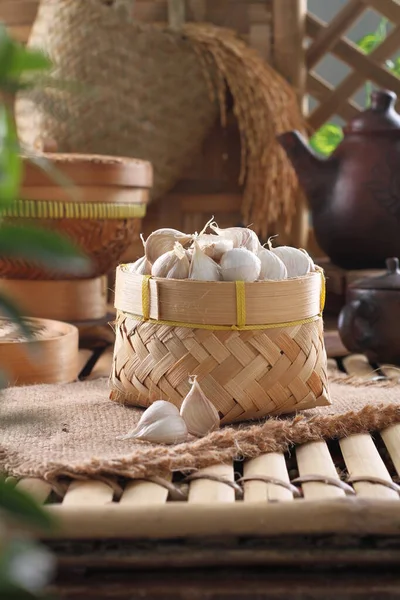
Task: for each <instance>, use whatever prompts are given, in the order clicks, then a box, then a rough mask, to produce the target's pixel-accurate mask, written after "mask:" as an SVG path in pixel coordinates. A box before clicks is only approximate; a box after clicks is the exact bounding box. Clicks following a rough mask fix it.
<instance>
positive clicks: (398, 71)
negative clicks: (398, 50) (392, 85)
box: [386, 56, 400, 78]
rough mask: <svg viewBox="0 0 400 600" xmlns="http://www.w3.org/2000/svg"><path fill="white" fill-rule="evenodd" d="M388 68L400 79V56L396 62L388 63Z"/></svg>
mask: <svg viewBox="0 0 400 600" xmlns="http://www.w3.org/2000/svg"><path fill="white" fill-rule="evenodd" d="M386 66H387V67H388V69H390V71H392V73H394V75H397V77H399V78H400V56H398V57H397V58H396V59H395V60H390V61H389V60H388V61H386Z"/></svg>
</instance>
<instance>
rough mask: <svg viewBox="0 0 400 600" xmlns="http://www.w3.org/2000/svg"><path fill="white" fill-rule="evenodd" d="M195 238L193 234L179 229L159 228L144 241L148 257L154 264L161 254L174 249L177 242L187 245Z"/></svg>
mask: <svg viewBox="0 0 400 600" xmlns="http://www.w3.org/2000/svg"><path fill="white" fill-rule="evenodd" d="M193 238H194V236H193V235H190V234H188V233H182V231H178V230H177V229H168V228H165V229H157V230H156V231H153V233H152V234H150V235H149V237H148V238H147V240H146V242H145V243H144V245H145V254H146V258H147V260H148V261H149V263H151V264H152V265H153V264H154V263H155V261H156V260H157V259H158V258H159V257H160V256H162V255H163V254H165V253H166V252H170V251H171V250H173V249H174V244H175V242H179V243H180V244H182V246H185V245H186V244H188V243H189V242H191V241H192V240H193Z"/></svg>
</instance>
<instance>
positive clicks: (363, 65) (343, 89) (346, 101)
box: [306, 0, 400, 130]
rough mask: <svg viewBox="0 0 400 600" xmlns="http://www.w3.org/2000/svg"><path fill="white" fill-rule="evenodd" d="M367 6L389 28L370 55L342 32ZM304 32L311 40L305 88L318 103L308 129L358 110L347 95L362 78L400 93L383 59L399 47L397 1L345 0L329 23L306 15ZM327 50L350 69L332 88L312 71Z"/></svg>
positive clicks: (399, 7)
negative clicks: (387, 24)
mask: <svg viewBox="0 0 400 600" xmlns="http://www.w3.org/2000/svg"><path fill="white" fill-rule="evenodd" d="M368 9H373V10H374V11H375V12H377V13H379V14H380V15H382V17H385V18H387V19H388V20H389V22H390V23H392V24H393V29H392V30H391V31H390V32H389V33H388V35H387V36H386V38H385V39H384V40H383V41H382V42H381V44H379V46H377V47H376V48H375V49H374V50H373V51H372V52H371V54H369V55H366V54H364V53H363V52H362V51H361V50H360V49H359V48H358V47H357V46H356V45H355V44H354V43H353V42H351V41H350V40H348V39H346V37H345V34H346V32H347V31H348V30H349V29H350V28H351V27H352V25H353V24H354V23H355V22H356V21H357V20H358V19H359V18H360V17H361V16H362V15H363V13H364V12H365V11H367V10H368ZM306 32H307V36H308V37H310V38H311V39H312V40H313V41H312V43H311V44H310V46H309V47H308V49H307V52H306V67H307V70H308V75H307V91H308V93H309V94H310V95H311V96H312V97H313V98H315V99H316V100H317V101H318V102H319V105H318V106H317V108H316V109H315V110H314V111H313V112H311V114H310V115H309V117H308V121H309V124H310V127H311V129H312V130H317V129H319V127H321V125H323V124H324V123H325V122H326V121H328V120H329V119H330V118H331V117H332V116H334V115H339V116H340V117H342V118H343V119H344V120H345V121H348V120H349V119H351V118H353V117H355V116H356V115H357V114H358V113H359V112H360V110H361V109H360V107H359V106H357V104H356V103H355V102H354V101H353V100H352V99H351V98H352V96H353V95H354V94H355V93H356V92H357V91H358V90H359V89H360V88H361V87H362V86H363V85H364V83H365V82H366V81H372V82H373V83H375V84H377V85H378V86H379V87H382V88H386V89H391V90H393V91H395V92H396V93H397V94H398V95H400V79H399V78H398V77H396V75H394V74H393V73H391V72H390V71H389V70H388V69H387V68H386V66H385V61H386V60H387V59H389V58H390V57H391V56H393V54H394V53H395V52H396V51H397V50H398V49H399V48H400V4H399V3H398V1H397V0H349V1H348V2H347V4H346V6H345V7H344V8H343V9H342V10H341V11H340V12H339V13H338V14H337V15H336V16H335V17H334V19H332V21H331V22H330V23H329V24H327V23H324V22H322V21H321V20H320V19H318V18H317V17H315V16H314V15H311V14H308V15H307V20H306ZM328 53H331V54H333V56H335V57H336V58H338V59H339V60H341V61H342V62H344V63H346V64H347V65H348V66H349V67H350V68H351V69H352V72H351V73H350V74H349V75H348V76H347V77H345V79H344V80H343V81H342V82H341V83H340V84H339V85H338V86H336V88H333V87H332V86H331V85H330V84H329V83H328V82H327V81H325V80H324V79H323V78H321V77H319V76H318V75H317V74H316V73H315V72H314V71H313V68H314V67H315V65H316V64H317V63H319V62H320V60H321V59H322V58H324V56H325V55H327V54H328Z"/></svg>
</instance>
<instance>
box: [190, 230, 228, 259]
mask: <svg viewBox="0 0 400 600" xmlns="http://www.w3.org/2000/svg"><path fill="white" fill-rule="evenodd" d="M196 242H197V243H198V245H199V246H200V248H201V250H202V251H203V252H204V254H206V255H207V256H209V257H210V258H212V259H213V260H215V261H217V262H218V261H219V260H220V259H221V258H222V256H223V255H224V254H225V252H227V251H228V250H232V248H233V240H229V239H227V238H223V237H221V236H219V235H213V234H211V233H205V234H202V235H199V237H198V238H197V239H196Z"/></svg>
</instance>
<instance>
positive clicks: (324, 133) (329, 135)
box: [310, 123, 343, 156]
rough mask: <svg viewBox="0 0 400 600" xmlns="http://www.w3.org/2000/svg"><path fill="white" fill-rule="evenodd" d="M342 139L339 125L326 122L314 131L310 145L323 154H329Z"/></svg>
mask: <svg viewBox="0 0 400 600" xmlns="http://www.w3.org/2000/svg"><path fill="white" fill-rule="evenodd" d="M342 139H343V132H342V129H341V127H339V125H335V124H334V123H326V124H325V125H323V126H322V127H321V128H320V129H319V130H318V131H316V132H315V133H314V135H313V136H312V138H311V139H310V145H311V147H312V148H313V149H314V150H315V151H316V152H319V153H320V154H322V155H324V156H329V155H330V154H331V153H332V152H333V151H334V150H335V149H336V147H337V146H338V145H339V144H340V142H341V141H342Z"/></svg>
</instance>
